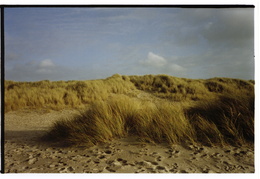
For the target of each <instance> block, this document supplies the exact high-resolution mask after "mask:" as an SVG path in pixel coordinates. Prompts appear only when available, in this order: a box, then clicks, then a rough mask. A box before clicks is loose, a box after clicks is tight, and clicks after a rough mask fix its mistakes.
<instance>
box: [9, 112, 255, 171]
mask: <svg viewBox="0 0 260 179" xmlns="http://www.w3.org/2000/svg"><path fill="white" fill-rule="evenodd" d="M75 113H77V111H73V110H63V111H49V112H45V111H32V110H31V111H14V112H8V113H6V114H5V172H6V173H254V171H255V168H254V149H253V147H246V146H245V147H239V148H238V147H231V146H226V147H205V146H200V145H192V144H191V145H188V146H181V145H173V146H169V145H166V144H151V143H145V142H143V141H140V140H139V139H138V138H136V137H128V138H123V139H118V140H113V141H111V142H110V143H105V144H100V145H97V146H93V147H78V148H64V147H59V146H55V145H51V144H46V143H42V141H41V140H40V138H41V137H42V136H43V135H44V134H45V132H46V131H47V130H48V129H49V127H50V126H51V125H52V123H53V122H54V121H57V120H59V119H60V118H61V117H64V116H68V115H72V114H75Z"/></svg>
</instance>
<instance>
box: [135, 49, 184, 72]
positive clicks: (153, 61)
mask: <svg viewBox="0 0 260 179" xmlns="http://www.w3.org/2000/svg"><path fill="white" fill-rule="evenodd" d="M140 64H142V65H143V66H145V67H146V69H145V70H147V71H148V73H152V74H155V73H164V74H169V75H183V73H184V72H185V71H186V69H185V68H183V67H182V66H180V65H178V64H175V63H173V60H169V59H165V58H164V57H162V56H160V55H157V54H155V53H153V52H149V53H148V54H147V58H146V59H145V60H142V61H140Z"/></svg>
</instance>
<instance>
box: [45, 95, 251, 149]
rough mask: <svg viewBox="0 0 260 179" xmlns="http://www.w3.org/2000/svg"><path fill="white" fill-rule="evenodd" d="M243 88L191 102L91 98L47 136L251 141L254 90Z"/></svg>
mask: <svg viewBox="0 0 260 179" xmlns="http://www.w3.org/2000/svg"><path fill="white" fill-rule="evenodd" d="M243 92H244V91H243V90H242V91H241V90H234V91H233V93H227V92H224V93H221V94H220V95H218V96H215V97H211V98H206V99H204V100H201V101H199V102H196V103H194V104H193V105H192V106H188V105H187V106H184V105H180V103H175V102H173V101H167V100H165V101H163V100H158V101H144V100H143V101H142V100H141V99H138V98H131V97H129V96H126V95H114V96H111V97H109V98H108V99H107V100H104V101H96V102H94V103H92V104H91V105H90V108H89V109H87V110H86V111H84V112H82V113H81V114H80V115H76V116H74V117H72V118H70V119H63V120H61V121H58V122H56V123H55V124H54V125H53V127H52V129H51V130H50V131H49V133H48V135H47V136H48V137H47V138H50V139H52V140H54V141H66V143H67V144H68V145H78V144H79V145H81V144H86V145H96V144H98V143H103V142H108V141H110V140H113V139H116V138H122V137H126V136H128V135H136V136H139V137H140V138H141V139H143V140H145V141H150V142H155V143H162V142H166V143H168V144H178V143H179V144H180V143H187V142H192V143H194V142H197V143H201V144H205V145H227V144H228V145H243V144H247V143H253V142H254V92H253V91H251V93H250V92H248V94H244V93H243Z"/></svg>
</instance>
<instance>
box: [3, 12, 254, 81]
mask: <svg viewBox="0 0 260 179" xmlns="http://www.w3.org/2000/svg"><path fill="white" fill-rule="evenodd" d="M4 17H5V79H6V80H14V81H40V80H51V81H58V80H65V81H67V80H89V79H101V78H102V79H103V78H107V77H109V76H112V75H113V74H116V73H118V74H121V75H145V74H154V75H156V74H167V75H171V76H176V77H181V78H192V79H208V78H213V77H228V78H240V79H246V80H249V79H254V9H253V8H228V9H227V8H221V9H216V8H203V9H201V8H173V7H170V8H158V7H157V8H147V7H146V8H129V7H127V8H110V7H106V8H100V7H99V8H93V7H92V8H90V7H88V8H86V7H82V8H35V7H34V8H32V7H31V8H21V7H20V8H5V16H4Z"/></svg>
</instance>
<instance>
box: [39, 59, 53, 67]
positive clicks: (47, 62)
mask: <svg viewBox="0 0 260 179" xmlns="http://www.w3.org/2000/svg"><path fill="white" fill-rule="evenodd" d="M54 66H55V64H54V63H53V62H52V60H50V59H45V60H42V61H41V62H40V64H39V67H40V68H48V67H54Z"/></svg>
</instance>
